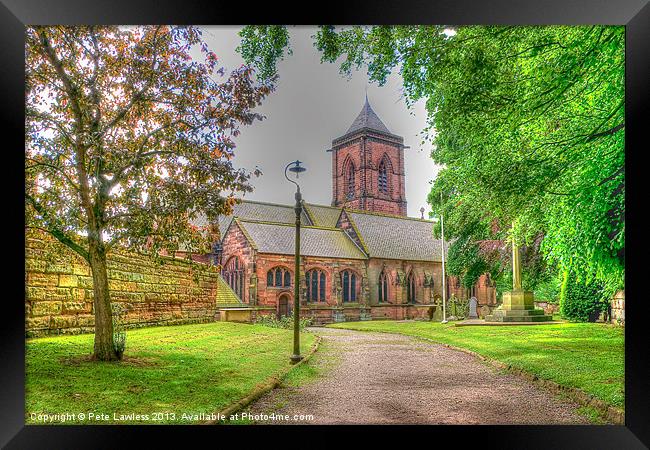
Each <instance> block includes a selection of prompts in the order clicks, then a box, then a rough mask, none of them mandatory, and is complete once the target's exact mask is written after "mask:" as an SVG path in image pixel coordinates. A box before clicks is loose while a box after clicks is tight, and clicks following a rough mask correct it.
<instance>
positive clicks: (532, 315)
mask: <svg viewBox="0 0 650 450" xmlns="http://www.w3.org/2000/svg"><path fill="white" fill-rule="evenodd" d="M513 228H514V224H513ZM551 320H552V317H551V316H550V315H546V314H544V310H542V309H539V308H535V302H534V296H533V293H532V292H531V291H525V290H524V289H523V287H522V284H521V261H520V255H519V245H517V242H516V241H515V238H514V235H513V238H512V291H508V292H504V293H503V303H502V304H501V306H499V307H498V308H497V309H495V310H494V311H493V313H492V314H490V315H488V316H486V317H485V321H486V322H549V321H551Z"/></svg>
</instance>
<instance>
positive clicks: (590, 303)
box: [560, 274, 611, 322]
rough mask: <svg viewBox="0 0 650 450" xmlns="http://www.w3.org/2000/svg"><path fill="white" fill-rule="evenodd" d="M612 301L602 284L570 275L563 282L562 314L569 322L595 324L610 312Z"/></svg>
mask: <svg viewBox="0 0 650 450" xmlns="http://www.w3.org/2000/svg"><path fill="white" fill-rule="evenodd" d="M610 299H611V297H610V296H608V295H607V293H606V290H605V289H604V286H603V284H602V283H599V282H598V281H595V280H591V281H589V282H586V281H585V280H580V279H578V278H577V277H576V276H575V275H572V274H569V275H568V276H565V277H564V280H563V286H562V296H561V298H560V314H561V315H562V317H564V318H565V319H569V320H575V321H578V322H587V321H589V322H593V321H595V320H596V319H597V318H598V315H599V314H600V313H601V312H605V311H607V310H608V307H609V304H610Z"/></svg>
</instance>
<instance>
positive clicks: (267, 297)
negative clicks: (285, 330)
mask: <svg viewBox="0 0 650 450" xmlns="http://www.w3.org/2000/svg"><path fill="white" fill-rule="evenodd" d="M294 261H295V260H294V257H293V255H273V254H259V255H258V257H257V263H256V267H257V279H258V289H257V304H258V305H261V306H262V305H264V306H276V305H277V299H278V298H279V297H280V295H283V294H286V295H288V296H289V298H290V301H291V302H293V290H294V282H295V279H296V278H295V267H294V264H295V262H294ZM277 266H281V267H284V268H286V269H287V270H289V273H291V286H290V287H289V288H286V287H282V288H276V287H269V286H267V284H266V275H267V272H268V271H269V270H271V269H273V268H274V267H277ZM311 269H320V270H322V271H323V272H325V296H326V302H325V303H322V302H318V303H307V302H306V301H305V300H304V298H305V273H306V272H307V271H309V270H311ZM346 269H347V270H352V271H354V272H355V273H356V274H357V298H358V299H359V300H360V301H362V299H363V296H364V293H363V282H362V279H363V277H365V274H366V270H365V261H363V260H339V259H332V258H319V257H312V256H303V257H302V258H301V265H300V289H301V291H300V292H301V299H302V300H301V304H304V305H306V306H307V305H313V306H336V305H337V298H338V297H339V295H340V294H339V293H338V292H337V287H338V288H339V289H340V284H341V283H340V281H339V279H340V273H341V272H342V271H344V270H346Z"/></svg>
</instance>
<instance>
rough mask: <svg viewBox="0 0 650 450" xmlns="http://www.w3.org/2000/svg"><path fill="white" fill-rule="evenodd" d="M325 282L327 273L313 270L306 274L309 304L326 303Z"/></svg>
mask: <svg viewBox="0 0 650 450" xmlns="http://www.w3.org/2000/svg"><path fill="white" fill-rule="evenodd" d="M325 281H326V280H325V272H323V271H322V270H320V269H312V270H309V271H307V273H305V283H306V284H307V301H308V302H324V301H325V285H326V283H325Z"/></svg>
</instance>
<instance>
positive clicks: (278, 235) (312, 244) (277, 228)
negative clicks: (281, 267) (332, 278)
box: [233, 219, 366, 259]
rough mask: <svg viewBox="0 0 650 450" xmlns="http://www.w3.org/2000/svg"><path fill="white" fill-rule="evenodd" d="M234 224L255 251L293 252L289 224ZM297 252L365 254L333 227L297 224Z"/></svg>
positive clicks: (339, 255) (348, 256)
mask: <svg viewBox="0 0 650 450" xmlns="http://www.w3.org/2000/svg"><path fill="white" fill-rule="evenodd" d="M236 223H237V224H238V225H239V226H240V227H241V228H242V230H243V232H244V234H245V235H246V237H247V238H248V239H249V240H250V241H252V242H251V244H252V245H253V246H254V247H255V248H256V249H257V251H258V252H260V253H275V254H281V255H293V254H294V253H295V239H296V234H295V228H294V227H293V226H292V225H286V224H277V223H268V222H255V221H246V220H240V219H237V222H236ZM233 226H234V224H233ZM300 253H301V255H304V256H320V257H326V258H345V259H366V255H364V253H363V252H362V251H361V250H360V249H359V247H357V245H356V244H355V243H354V242H353V241H352V240H351V239H350V238H348V237H347V236H346V234H345V232H344V231H343V230H341V229H337V228H324V227H313V226H305V227H301V229H300Z"/></svg>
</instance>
